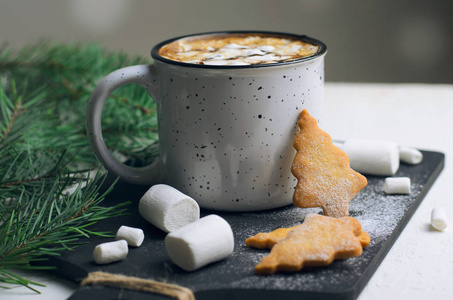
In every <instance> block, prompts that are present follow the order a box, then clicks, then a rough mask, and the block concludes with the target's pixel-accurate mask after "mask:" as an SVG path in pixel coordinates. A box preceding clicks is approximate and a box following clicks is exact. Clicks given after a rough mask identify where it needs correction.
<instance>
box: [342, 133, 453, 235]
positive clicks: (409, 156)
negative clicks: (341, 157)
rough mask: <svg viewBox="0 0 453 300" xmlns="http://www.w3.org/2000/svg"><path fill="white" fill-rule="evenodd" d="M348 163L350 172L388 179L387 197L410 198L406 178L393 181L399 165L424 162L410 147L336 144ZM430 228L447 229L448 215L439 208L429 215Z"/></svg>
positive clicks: (359, 141)
mask: <svg viewBox="0 0 453 300" xmlns="http://www.w3.org/2000/svg"><path fill="white" fill-rule="evenodd" d="M336 146H337V147H339V148H340V149H342V150H343V152H345V153H346V154H347V155H348V157H349V161H350V166H351V168H352V169H353V170H354V171H356V172H359V173H362V174H364V175H367V174H368V175H377V176H390V177H386V178H385V180H384V192H385V193H386V194H410V191H411V180H410V178H409V177H395V176H394V175H395V174H396V172H397V171H398V169H399V166H400V162H404V163H407V164H411V165H416V164H419V163H420V162H421V161H422V160H423V153H421V152H420V151H419V150H417V149H415V148H411V147H403V146H398V145H397V144H396V143H394V142H389V141H374V140H362V139H351V140H347V141H345V142H344V143H343V144H341V143H337V144H336ZM431 225H432V226H433V227H434V228H435V229H437V230H440V231H443V230H445V229H446V228H447V215H446V213H445V211H444V210H443V209H442V208H433V210H432V211H431Z"/></svg>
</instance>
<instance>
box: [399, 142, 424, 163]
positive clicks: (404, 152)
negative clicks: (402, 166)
mask: <svg viewBox="0 0 453 300" xmlns="http://www.w3.org/2000/svg"><path fill="white" fill-rule="evenodd" d="M399 154H400V160H401V161H402V162H405V163H407V164H411V165H416V164H419V163H421V161H422V160H423V153H421V152H420V151H419V150H417V149H415V148H411V147H404V146H401V147H399Z"/></svg>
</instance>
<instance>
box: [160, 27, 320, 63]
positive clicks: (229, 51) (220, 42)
mask: <svg viewBox="0 0 453 300" xmlns="http://www.w3.org/2000/svg"><path fill="white" fill-rule="evenodd" d="M318 50H319V47H318V46H317V45H313V44H310V43H307V42H304V41H302V40H300V39H297V38H295V37H292V36H284V35H270V34H258V33H257V34H253V33H251V34H223V35H208V36H198V37H192V38H184V39H180V40H176V41H174V42H172V43H170V44H167V45H165V46H163V47H162V48H161V49H160V50H159V55H160V56H162V57H165V58H167V59H170V60H174V61H179V62H184V63H190V64H199V65H216V66H238V65H258V64H272V63H279V62H286V61H293V60H297V59H300V58H304V57H308V56H311V55H314V54H316V53H317V52H318Z"/></svg>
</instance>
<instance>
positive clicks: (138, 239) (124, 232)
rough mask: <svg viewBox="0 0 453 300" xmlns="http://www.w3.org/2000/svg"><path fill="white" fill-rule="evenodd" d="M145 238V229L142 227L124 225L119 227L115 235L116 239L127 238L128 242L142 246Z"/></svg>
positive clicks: (131, 244) (130, 244) (135, 245)
mask: <svg viewBox="0 0 453 300" xmlns="http://www.w3.org/2000/svg"><path fill="white" fill-rule="evenodd" d="M144 238H145V235H144V234H143V230H141V229H140V228H133V227H129V226H124V225H123V226H121V227H120V229H118V231H117V233H116V236H115V239H116V240H126V242H127V244H128V245H129V246H132V247H140V245H141V244H142V243H143V239H144Z"/></svg>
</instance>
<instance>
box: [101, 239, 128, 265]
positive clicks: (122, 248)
mask: <svg viewBox="0 0 453 300" xmlns="http://www.w3.org/2000/svg"><path fill="white" fill-rule="evenodd" d="M128 252H129V249H128V247H127V242H126V241H125V240H119V241H114V242H108V243H102V244H99V245H97V246H96V247H95V248H94V251H93V258H94V262H95V263H97V264H109V263H112V262H115V261H120V260H123V259H124V258H125V257H126V256H127V253H128Z"/></svg>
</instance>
